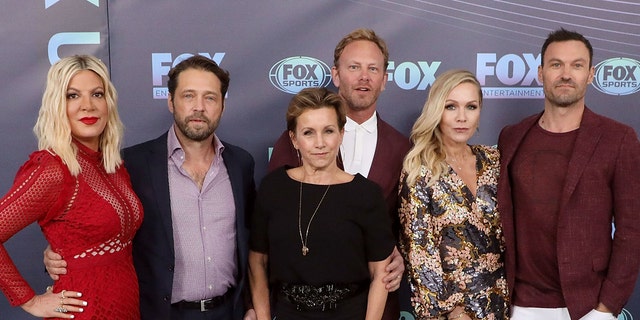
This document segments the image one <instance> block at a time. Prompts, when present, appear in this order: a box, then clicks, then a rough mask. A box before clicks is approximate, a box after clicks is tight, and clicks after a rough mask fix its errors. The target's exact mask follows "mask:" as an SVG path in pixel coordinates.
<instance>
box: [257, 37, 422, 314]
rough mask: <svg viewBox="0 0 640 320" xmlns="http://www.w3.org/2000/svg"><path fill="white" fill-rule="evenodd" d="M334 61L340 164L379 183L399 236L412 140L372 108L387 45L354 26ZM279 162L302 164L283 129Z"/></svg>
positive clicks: (397, 267)
mask: <svg viewBox="0 0 640 320" xmlns="http://www.w3.org/2000/svg"><path fill="white" fill-rule="evenodd" d="M333 63H334V66H333V68H332V69H331V75H332V77H333V83H334V85H335V86H336V87H337V88H338V93H339V94H340V96H342V98H343V99H344V100H345V102H346V105H347V107H348V108H347V123H346V125H345V134H344V139H343V143H342V146H341V147H340V159H339V161H338V165H339V166H340V167H341V168H343V169H344V170H345V171H346V172H348V173H351V174H356V173H360V174H362V175H363V176H364V177H366V178H368V179H370V180H372V181H374V182H376V183H377V184H378V185H379V186H380V187H381V188H382V191H383V193H384V196H385V198H386V202H387V206H388V209H389V214H390V216H391V218H392V221H393V222H394V233H395V234H396V235H397V234H398V227H399V216H398V210H397V201H398V181H399V179H400V172H401V170H402V161H403V159H404V156H405V155H406V154H407V152H408V151H409V148H410V146H411V144H410V142H409V139H407V137H405V136H404V135H402V134H401V133H400V132H398V131H397V130H396V129H394V128H393V127H392V126H390V125H389V124H388V123H386V122H384V121H383V120H382V119H381V118H380V116H379V115H378V114H377V112H376V103H377V100H378V96H379V95H380V93H381V92H382V91H383V90H384V88H385V84H386V82H387V72H386V70H387V65H388V63H389V52H388V50H387V45H386V44H385V42H384V40H383V39H382V38H380V37H378V36H377V35H376V34H375V32H374V31H373V30H370V29H357V30H354V31H352V32H351V33H349V34H348V35H346V36H345V37H344V38H342V40H340V42H339V43H338V45H337V46H336V48H335V50H334V62H333ZM283 165H289V166H293V167H297V166H299V165H301V163H300V159H299V156H298V154H297V151H296V149H295V148H294V147H293V144H292V143H291V140H290V138H289V134H288V132H286V130H285V132H283V134H282V135H281V136H280V138H279V139H278V141H277V142H276V143H275V145H274V148H273V152H272V155H271V160H270V162H269V171H273V170H274V169H276V168H278V167H281V166H283ZM392 256H393V261H392V262H391V263H390V264H389V266H388V267H387V271H390V274H389V275H388V276H387V277H385V279H384V281H385V282H387V289H389V290H391V291H395V290H397V289H398V287H399V286H400V280H401V278H402V273H403V272H404V263H403V260H402V257H401V256H400V254H399V253H398V250H397V249H396V250H394V252H393V254H392ZM399 317H400V307H399V302H398V295H397V293H396V292H392V293H390V294H389V296H388V298H387V305H386V308H385V312H384V317H383V319H385V320H397V319H398V318H399Z"/></svg>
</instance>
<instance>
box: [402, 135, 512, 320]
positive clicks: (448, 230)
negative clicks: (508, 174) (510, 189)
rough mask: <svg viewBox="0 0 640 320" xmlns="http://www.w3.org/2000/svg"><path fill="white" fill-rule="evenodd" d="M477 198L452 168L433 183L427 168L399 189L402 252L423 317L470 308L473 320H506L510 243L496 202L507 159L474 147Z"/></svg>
mask: <svg viewBox="0 0 640 320" xmlns="http://www.w3.org/2000/svg"><path fill="white" fill-rule="evenodd" d="M471 150H472V151H473V153H474V154H475V156H476V175H477V190H476V195H475V197H474V195H473V194H472V192H471V190H470V189H469V188H468V187H467V186H466V185H465V184H464V182H463V180H462V178H460V177H459V176H458V175H457V174H456V172H455V171H454V169H453V168H451V167H448V171H447V172H444V173H443V174H442V176H441V177H440V179H439V180H438V181H437V182H436V183H435V184H433V185H431V186H427V180H428V178H429V177H430V175H431V172H430V171H429V170H427V169H426V168H425V167H424V166H423V167H422V169H421V173H420V176H418V179H417V181H416V183H415V185H412V186H409V185H407V183H406V173H404V172H403V174H402V177H401V180H400V181H401V184H400V221H401V228H402V230H401V251H402V253H403V255H404V257H405V260H406V261H407V263H408V270H407V272H408V274H409V282H410V286H411V291H412V298H411V303H412V305H413V307H414V309H415V312H416V315H417V318H416V319H446V316H447V314H448V313H449V312H450V311H451V310H453V308H455V307H456V306H463V307H464V308H465V313H466V314H467V315H470V316H471V318H472V319H507V318H508V315H509V314H508V302H507V299H508V298H507V297H508V295H507V284H506V280H505V273H504V261H503V256H502V253H503V252H504V239H503V234H502V226H501V224H500V216H499V213H498V207H497V203H496V199H497V182H498V174H499V169H500V167H499V160H500V156H499V153H498V150H497V149H495V148H493V147H488V146H481V145H476V146H471Z"/></svg>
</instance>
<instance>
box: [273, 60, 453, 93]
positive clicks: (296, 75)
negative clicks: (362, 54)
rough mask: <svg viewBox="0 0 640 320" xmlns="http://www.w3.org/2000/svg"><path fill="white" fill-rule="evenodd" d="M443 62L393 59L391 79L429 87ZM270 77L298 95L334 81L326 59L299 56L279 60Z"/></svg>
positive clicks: (389, 71)
mask: <svg viewBox="0 0 640 320" xmlns="http://www.w3.org/2000/svg"><path fill="white" fill-rule="evenodd" d="M440 64H442V62H441V61H433V62H431V63H429V62H428V61H416V62H412V61H405V62H401V63H397V64H396V62H395V61H389V66H388V67H387V76H388V79H387V81H388V82H392V83H395V84H396V85H397V86H398V88H400V89H402V90H414V89H415V90H426V89H427V88H428V87H429V86H430V85H431V84H433V81H435V79H436V76H435V74H436V72H437V71H438V68H439V67H440ZM269 80H270V81H271V84H273V86H274V87H276V88H278V90H280V91H283V92H286V93H291V94H296V93H298V92H300V90H302V89H304V88H308V87H326V86H327V85H329V83H330V82H331V69H330V68H329V66H328V65H327V64H326V63H324V62H323V61H322V60H319V59H316V58H312V57H305V56H295V57H288V58H284V59H282V60H280V61H278V62H276V63H275V64H274V65H273V66H272V67H271V69H270V70H269Z"/></svg>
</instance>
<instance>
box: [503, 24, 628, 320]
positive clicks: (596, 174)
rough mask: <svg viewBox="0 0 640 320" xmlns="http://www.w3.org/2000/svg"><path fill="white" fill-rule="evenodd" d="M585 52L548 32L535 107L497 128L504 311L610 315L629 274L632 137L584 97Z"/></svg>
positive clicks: (578, 41) (523, 317) (524, 318)
mask: <svg viewBox="0 0 640 320" xmlns="http://www.w3.org/2000/svg"><path fill="white" fill-rule="evenodd" d="M592 58H593V49H592V47H591V44H590V43H589V41H588V40H587V39H586V38H584V37H583V36H582V35H581V34H579V33H576V32H572V31H567V30H564V29H561V30H557V31H554V32H552V33H551V34H550V35H549V37H548V38H547V40H546V41H545V43H544V45H543V46H542V62H541V64H540V67H539V68H538V78H539V79H540V81H541V82H542V83H543V88H544V93H545V100H544V111H543V112H541V113H538V114H536V115H533V116H530V117H528V118H526V119H524V120H522V121H521V122H520V123H518V124H516V125H512V126H508V127H506V128H504V129H503V130H502V132H501V133H500V138H499V140H498V147H499V149H500V153H501V164H500V166H501V168H500V179H499V181H498V203H499V206H500V214H501V216H502V224H503V231H504V237H505V242H506V251H505V266H506V271H507V282H508V285H509V294H510V295H511V297H510V301H511V303H512V305H513V312H512V317H511V319H513V320H528V319H558V320H561V319H567V320H568V319H582V320H591V319H616V317H615V315H617V314H619V313H620V311H621V310H622V307H623V306H624V305H625V303H626V302H627V300H628V299H629V297H630V296H631V294H632V292H633V288H634V286H635V283H636V278H637V276H638V270H639V267H640V255H638V246H639V245H640V223H638V221H640V197H638V195H637V192H638V189H640V170H639V169H638V164H639V163H640V142H638V137H637V135H636V133H635V132H634V130H633V129H632V128H631V127H629V126H627V125H624V124H621V123H619V122H616V121H614V120H611V119H609V118H606V117H603V116H601V115H598V114H596V113H594V112H593V111H591V110H590V109H589V108H587V107H586V106H585V93H586V90H587V87H588V85H589V83H591V81H592V80H593V77H594V67H593V65H592ZM612 222H615V226H616V230H615V234H614V236H613V238H612V237H611V232H612V228H611V223H612Z"/></svg>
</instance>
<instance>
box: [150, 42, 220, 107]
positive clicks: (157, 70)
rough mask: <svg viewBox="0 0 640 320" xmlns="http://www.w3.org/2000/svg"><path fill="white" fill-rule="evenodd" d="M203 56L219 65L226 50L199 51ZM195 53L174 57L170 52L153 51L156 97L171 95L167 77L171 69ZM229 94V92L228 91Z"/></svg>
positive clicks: (165, 97) (152, 70)
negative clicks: (213, 51) (214, 51)
mask: <svg viewBox="0 0 640 320" xmlns="http://www.w3.org/2000/svg"><path fill="white" fill-rule="evenodd" d="M198 54H199V55H201V56H205V57H207V58H209V59H211V60H213V61H215V62H216V63H217V64H218V65H220V62H222V58H224V55H225V54H226V53H225V52H216V53H214V54H213V55H211V54H210V53H208V52H199V53H198ZM193 56H194V54H193V53H182V54H179V55H177V56H176V57H175V58H173V55H172V54H171V53H168V52H161V53H152V54H151V73H152V79H153V93H152V94H153V98H154V99H167V97H168V96H169V89H168V88H167V86H166V84H167V82H166V80H165V77H166V76H167V74H169V70H171V68H173V67H175V66H176V65H177V64H178V63H180V62H182V60H185V59H189V58H191V57H193ZM227 94H228V93H227Z"/></svg>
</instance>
